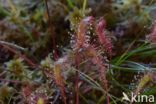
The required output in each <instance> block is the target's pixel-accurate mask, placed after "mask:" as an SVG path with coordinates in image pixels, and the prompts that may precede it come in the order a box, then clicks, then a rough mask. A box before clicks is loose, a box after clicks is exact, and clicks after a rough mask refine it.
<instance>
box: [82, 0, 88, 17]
mask: <svg viewBox="0 0 156 104" xmlns="http://www.w3.org/2000/svg"><path fill="white" fill-rule="evenodd" d="M86 5H87V0H84V2H83V8H82V13H83V16H85V9H86Z"/></svg>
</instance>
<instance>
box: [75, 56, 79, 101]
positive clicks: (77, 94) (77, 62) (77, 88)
mask: <svg viewBox="0 0 156 104" xmlns="http://www.w3.org/2000/svg"><path fill="white" fill-rule="evenodd" d="M75 61H76V69H77V70H79V64H80V59H79V55H78V54H76V60H75ZM78 84H79V73H78V71H76V82H75V93H76V94H75V95H76V104H79V86H78Z"/></svg>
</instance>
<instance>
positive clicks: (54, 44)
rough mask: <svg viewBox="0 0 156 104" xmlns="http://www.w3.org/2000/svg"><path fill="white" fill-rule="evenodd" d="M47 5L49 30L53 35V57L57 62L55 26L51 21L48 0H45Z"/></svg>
mask: <svg viewBox="0 0 156 104" xmlns="http://www.w3.org/2000/svg"><path fill="white" fill-rule="evenodd" d="M45 5H46V10H47V15H48V23H49V28H50V32H51V34H52V47H53V50H54V51H53V57H54V60H55V61H56V60H57V59H58V53H57V48H56V41H55V33H54V29H53V26H52V21H51V16H50V11H49V7H48V1H47V0H45Z"/></svg>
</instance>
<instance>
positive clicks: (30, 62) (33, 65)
mask: <svg viewBox="0 0 156 104" xmlns="http://www.w3.org/2000/svg"><path fill="white" fill-rule="evenodd" d="M2 46H3V47H4V48H6V49H7V50H9V51H10V52H12V53H14V54H17V55H19V57H21V58H23V59H24V60H25V61H26V62H27V63H28V64H29V65H31V66H32V67H37V65H36V64H35V63H33V62H32V61H31V60H30V59H29V58H27V57H26V56H25V55H23V54H21V53H18V52H17V51H16V50H15V49H13V48H11V47H9V46H7V45H3V44H2Z"/></svg>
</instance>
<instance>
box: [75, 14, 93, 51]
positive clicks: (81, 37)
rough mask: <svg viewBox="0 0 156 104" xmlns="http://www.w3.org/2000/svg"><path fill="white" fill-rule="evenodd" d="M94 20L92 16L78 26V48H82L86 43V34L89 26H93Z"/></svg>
mask: <svg viewBox="0 0 156 104" xmlns="http://www.w3.org/2000/svg"><path fill="white" fill-rule="evenodd" d="M93 20H94V18H93V17H92V16H90V17H86V18H84V19H83V20H82V21H81V22H80V23H79V25H78V30H77V47H78V48H79V47H82V46H83V45H84V44H85V42H86V38H85V34H86V31H87V29H86V28H87V25H89V24H91V23H92V22H93Z"/></svg>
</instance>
